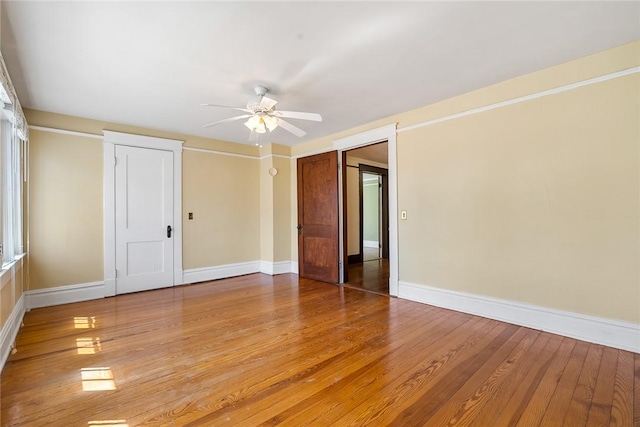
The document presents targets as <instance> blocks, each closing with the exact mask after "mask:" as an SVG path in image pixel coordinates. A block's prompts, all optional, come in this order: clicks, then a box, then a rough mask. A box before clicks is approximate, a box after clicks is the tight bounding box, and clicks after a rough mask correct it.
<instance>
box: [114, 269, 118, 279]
mask: <svg viewBox="0 0 640 427" xmlns="http://www.w3.org/2000/svg"><path fill="white" fill-rule="evenodd" d="M113 277H115V278H116V279H117V278H118V270H113Z"/></svg>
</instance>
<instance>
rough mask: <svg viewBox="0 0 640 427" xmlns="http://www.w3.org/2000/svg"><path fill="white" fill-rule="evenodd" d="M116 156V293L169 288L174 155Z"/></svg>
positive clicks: (121, 152) (130, 151)
mask: <svg viewBox="0 0 640 427" xmlns="http://www.w3.org/2000/svg"><path fill="white" fill-rule="evenodd" d="M115 153H116V168H115V184H116V185H115V204H116V206H115V210H116V293H118V294H123V293H129V292H138V291H145V290H148V289H157V288H164V287H167V286H173V239H172V230H171V228H170V227H173V153H172V152H171V151H161V150H151V149H146V148H138V147H129V146H124V145H117V146H116V151H115Z"/></svg>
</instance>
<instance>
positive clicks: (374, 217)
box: [343, 142, 389, 295]
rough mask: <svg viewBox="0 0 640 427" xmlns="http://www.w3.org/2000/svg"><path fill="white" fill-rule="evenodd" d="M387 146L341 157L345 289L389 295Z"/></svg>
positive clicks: (365, 149) (382, 145)
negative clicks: (345, 252) (342, 168)
mask: <svg viewBox="0 0 640 427" xmlns="http://www.w3.org/2000/svg"><path fill="white" fill-rule="evenodd" d="M387 151H388V142H381V143H378V144H373V145H369V146H366V147H362V148H357V149H354V150H349V151H345V152H344V153H343V157H344V164H345V165H346V169H345V177H344V180H345V185H344V195H345V201H344V203H343V206H344V209H345V211H346V212H343V216H344V218H345V222H346V225H347V231H346V233H345V242H344V243H343V245H344V247H345V248H347V257H346V259H347V260H348V263H347V266H346V267H347V268H345V273H344V276H345V281H344V284H345V286H348V287H352V288H356V289H361V290H365V291H370V292H376V293H381V294H385V295H389V184H388V156H387Z"/></svg>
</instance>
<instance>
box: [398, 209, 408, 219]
mask: <svg viewBox="0 0 640 427" xmlns="http://www.w3.org/2000/svg"><path fill="white" fill-rule="evenodd" d="M400 219H407V211H402V212H400Z"/></svg>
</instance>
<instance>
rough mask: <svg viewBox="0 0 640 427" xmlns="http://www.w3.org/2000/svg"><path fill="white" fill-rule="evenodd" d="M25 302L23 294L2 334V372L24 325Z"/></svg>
mask: <svg viewBox="0 0 640 427" xmlns="http://www.w3.org/2000/svg"><path fill="white" fill-rule="evenodd" d="M24 300H25V295H24V294H22V295H21V296H20V299H19V300H18V302H17V303H16V306H15V307H13V310H12V311H11V314H10V315H9V318H8V319H7V321H6V322H5V324H4V326H3V327H2V332H0V371H2V368H4V364H5V362H6V361H7V359H8V358H9V353H11V346H12V344H13V343H14V342H15V340H16V336H17V335H18V330H19V329H20V325H21V324H22V318H23V317H24V313H25V305H24Z"/></svg>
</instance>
